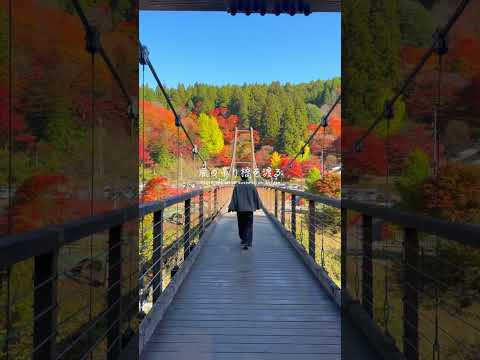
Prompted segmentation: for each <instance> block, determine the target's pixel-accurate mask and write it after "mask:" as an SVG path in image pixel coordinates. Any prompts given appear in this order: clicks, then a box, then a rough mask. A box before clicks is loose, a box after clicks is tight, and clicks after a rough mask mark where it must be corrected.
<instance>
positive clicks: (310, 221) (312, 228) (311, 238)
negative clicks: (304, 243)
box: [308, 200, 316, 260]
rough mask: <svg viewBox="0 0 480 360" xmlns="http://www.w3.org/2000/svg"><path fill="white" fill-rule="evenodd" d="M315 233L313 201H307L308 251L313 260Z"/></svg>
mask: <svg viewBox="0 0 480 360" xmlns="http://www.w3.org/2000/svg"><path fill="white" fill-rule="evenodd" d="M315 233H316V219H315V201H313V200H309V201H308V253H309V254H310V256H311V257H312V259H313V260H315V249H316V243H315Z"/></svg>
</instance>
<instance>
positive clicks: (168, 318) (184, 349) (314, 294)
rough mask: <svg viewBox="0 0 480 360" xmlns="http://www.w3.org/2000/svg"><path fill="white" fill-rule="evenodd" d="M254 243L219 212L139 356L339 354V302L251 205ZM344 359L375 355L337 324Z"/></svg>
mask: <svg viewBox="0 0 480 360" xmlns="http://www.w3.org/2000/svg"><path fill="white" fill-rule="evenodd" d="M254 221H255V222H254V224H255V225H254V240H253V249H250V250H247V251H245V250H242V249H241V248H240V243H239V242H240V240H239V238H238V234H237V231H238V230H237V229H238V228H237V223H236V217H235V214H227V215H225V216H223V217H222V218H221V219H220V220H219V222H218V224H217V225H216V227H215V228H214V229H213V232H212V233H211V234H210V235H209V236H208V238H207V239H205V240H206V243H205V245H204V248H203V249H202V251H201V253H200V255H199V257H198V259H197V260H196V262H195V264H194V265H193V267H192V269H191V272H190V274H189V275H188V277H187V278H186V279H185V281H184V283H183V285H182V286H181V288H180V290H179V291H178V293H177V294H176V296H175V298H174V300H173V302H172V304H171V305H170V307H169V308H168V311H167V313H166V315H165V317H164V318H163V320H162V321H161V323H160V324H159V326H158V328H157V329H156V330H155V332H154V334H153V335H152V337H151V338H150V341H149V342H148V344H147V345H146V348H145V350H144V352H143V354H142V360H160V359H161V360H173V359H175V360H184V359H185V360H187V359H188V360H193V359H198V360H206V359H209V360H210V359H212V360H213V359H214V360H224V359H225V360H234V359H245V360H246V359H248V360H250V359H251V360H260V359H262V360H263V359H264V360H270V359H272V360H273V359H276V360H277V359H278V360H283V359H295V360H304V359H305V360H327V359H328V360H337V359H341V358H342V357H341V328H342V326H341V316H340V311H339V309H338V307H337V306H336V305H335V303H334V302H333V301H332V300H331V299H330V298H329V296H328V295H327V293H326V292H325V291H324V290H323V288H322V287H321V286H320V285H319V284H318V282H317V280H316V279H315V278H314V276H313V275H312V274H311V273H310V272H309V271H308V270H307V268H306V267H305V266H304V264H303V263H302V261H301V260H300V258H299V257H297V255H296V253H295V250H294V249H293V248H292V247H291V246H290V244H289V243H288V241H287V240H286V239H284V238H283V237H282V235H280V233H279V232H278V230H277V229H276V228H275V227H274V226H273V224H272V223H271V222H270V220H269V219H268V218H267V217H266V216H265V214H264V213H263V212H261V211H258V212H257V213H256V215H255V220H254ZM343 330H344V332H345V334H344V335H345V336H347V338H344V339H343V340H344V344H345V340H346V341H348V342H349V343H351V346H349V345H348V344H347V345H346V349H344V354H343V355H344V356H343V359H358V360H362V359H376V356H375V355H373V353H372V352H371V350H370V349H369V348H368V347H367V346H366V345H365V341H364V340H363V338H361V337H360V335H358V333H357V332H356V331H355V329H354V328H353V327H352V326H350V324H348V323H346V324H345V323H344V324H343Z"/></svg>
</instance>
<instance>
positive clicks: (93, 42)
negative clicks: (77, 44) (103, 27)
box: [85, 27, 100, 54]
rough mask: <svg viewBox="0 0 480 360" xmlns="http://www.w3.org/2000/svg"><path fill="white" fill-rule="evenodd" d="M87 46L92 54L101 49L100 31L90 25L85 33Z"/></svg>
mask: <svg viewBox="0 0 480 360" xmlns="http://www.w3.org/2000/svg"><path fill="white" fill-rule="evenodd" d="M85 42H86V46H85V48H86V49H87V51H88V52H89V53H90V54H96V53H97V52H98V50H99V49H100V33H99V32H98V31H97V29H96V28H94V27H89V28H88V29H87V32H86V34H85Z"/></svg>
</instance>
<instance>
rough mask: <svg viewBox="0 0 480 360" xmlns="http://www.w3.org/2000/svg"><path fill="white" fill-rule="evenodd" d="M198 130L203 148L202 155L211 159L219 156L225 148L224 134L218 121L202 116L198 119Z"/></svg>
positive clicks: (211, 117)
mask: <svg viewBox="0 0 480 360" xmlns="http://www.w3.org/2000/svg"><path fill="white" fill-rule="evenodd" d="M198 130H199V135H200V139H201V141H202V147H201V149H200V151H201V152H202V155H204V156H206V157H211V156H214V155H217V154H219V153H220V152H221V151H222V149H223V146H224V142H223V133H222V131H221V130H220V127H219V126H218V122H217V119H216V118H215V117H214V116H209V115H207V114H204V113H202V114H200V116H199V117H198Z"/></svg>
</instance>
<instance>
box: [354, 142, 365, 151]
mask: <svg viewBox="0 0 480 360" xmlns="http://www.w3.org/2000/svg"><path fill="white" fill-rule="evenodd" d="M354 148H355V152H357V153H359V152H362V150H363V144H362V143H361V142H357V143H356V144H355V147H354Z"/></svg>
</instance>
